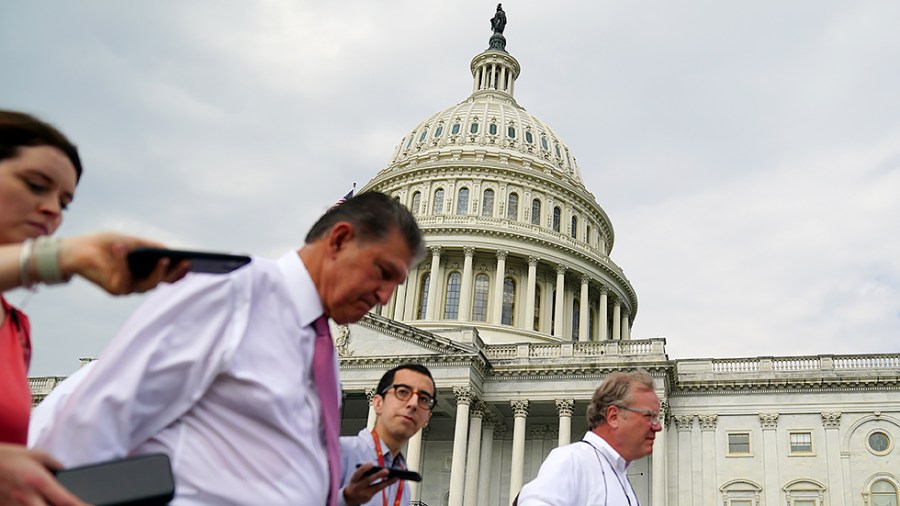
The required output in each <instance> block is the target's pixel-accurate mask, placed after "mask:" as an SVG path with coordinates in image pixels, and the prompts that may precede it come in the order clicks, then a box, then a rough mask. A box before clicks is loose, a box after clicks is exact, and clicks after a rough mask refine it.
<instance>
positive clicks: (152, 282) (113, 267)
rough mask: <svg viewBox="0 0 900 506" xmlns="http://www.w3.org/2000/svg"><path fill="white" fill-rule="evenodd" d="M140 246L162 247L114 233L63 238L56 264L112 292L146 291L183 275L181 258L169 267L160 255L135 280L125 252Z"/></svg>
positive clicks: (185, 268)
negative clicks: (157, 260)
mask: <svg viewBox="0 0 900 506" xmlns="http://www.w3.org/2000/svg"><path fill="white" fill-rule="evenodd" d="M141 247H153V248H161V247H164V246H162V245H161V244H159V243H156V242H152V241H147V240H144V239H140V238H137V237H131V236H127V235H121V234H115V233H109V232H106V233H100V234H94V235H84V236H78V237H70V238H67V239H63V240H62V243H61V245H60V250H59V265H60V269H61V270H62V272H63V274H65V275H68V276H70V275H72V274H78V275H80V276H81V277H83V278H85V279H87V280H88V281H90V282H92V283H94V284H95V285H97V286H99V287H100V288H103V289H104V290H106V291H107V292H109V293H110V294H112V295H125V294H129V293H134V292H138V293H140V292H146V291H148V290H152V289H153V288H156V286H157V285H159V284H160V283H174V282H176V281H178V280H179V279H181V278H183V277H184V276H185V274H187V271H188V267H189V266H190V263H189V262H188V261H187V260H185V261H182V262H180V263H179V264H178V265H176V266H175V267H174V268H171V269H170V268H169V259H167V258H163V259H161V260H160V261H159V263H158V264H157V265H156V268H155V269H154V270H153V272H151V273H150V275H149V276H147V277H146V278H142V279H135V278H134V277H133V276H132V275H131V270H130V269H129V268H128V262H127V260H126V257H127V255H128V252H129V251H131V250H133V249H135V248H141Z"/></svg>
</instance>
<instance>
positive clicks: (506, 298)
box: [500, 278, 516, 325]
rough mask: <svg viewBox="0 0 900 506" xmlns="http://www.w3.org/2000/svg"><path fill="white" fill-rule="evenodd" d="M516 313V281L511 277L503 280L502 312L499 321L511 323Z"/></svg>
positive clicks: (505, 323) (506, 323)
mask: <svg viewBox="0 0 900 506" xmlns="http://www.w3.org/2000/svg"><path fill="white" fill-rule="evenodd" d="M515 314H516V282H515V281H513V279H512V278H506V279H504V280H503V312H502V313H501V314H500V323H502V324H504V325H512V324H513V319H514V316H515Z"/></svg>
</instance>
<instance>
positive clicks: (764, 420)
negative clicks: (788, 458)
mask: <svg viewBox="0 0 900 506" xmlns="http://www.w3.org/2000/svg"><path fill="white" fill-rule="evenodd" d="M759 425H760V427H762V433H763V453H762V460H763V475H764V477H765V478H764V484H763V489H764V490H765V494H766V504H779V501H780V497H779V496H780V495H781V494H780V491H781V484H780V477H779V475H778V441H777V439H776V437H775V436H776V434H775V429H776V428H777V427H778V413H760V414H759Z"/></svg>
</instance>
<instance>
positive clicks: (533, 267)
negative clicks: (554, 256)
mask: <svg viewBox="0 0 900 506" xmlns="http://www.w3.org/2000/svg"><path fill="white" fill-rule="evenodd" d="M538 261H539V259H538V257H536V256H534V255H532V256H529V257H528V284H527V285H526V286H525V321H524V322H522V325H519V327H520V328H523V329H525V330H533V329H534V294H535V287H536V286H537V264H538Z"/></svg>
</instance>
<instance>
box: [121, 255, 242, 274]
mask: <svg viewBox="0 0 900 506" xmlns="http://www.w3.org/2000/svg"><path fill="white" fill-rule="evenodd" d="M163 258H168V259H169V260H170V264H169V265H171V266H173V267H174V266H175V265H177V264H178V263H179V262H181V261H182V260H189V261H190V262H191V266H190V268H189V269H188V270H189V271H190V272H206V273H212V274H225V273H228V272H231V271H233V270H235V269H238V268H240V267H243V266H245V265H247V264H248V263H250V257H249V256H247V255H231V254H227V253H210V252H206V251H186V250H174V249H164V248H137V249H135V250H134V251H131V252H129V253H128V267H129V268H130V269H131V274H132V275H133V276H134V277H135V278H137V279H142V278H146V277H147V276H149V275H150V273H151V272H153V269H155V268H156V265H157V264H158V263H159V261H160V260H161V259H163Z"/></svg>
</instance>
